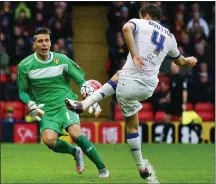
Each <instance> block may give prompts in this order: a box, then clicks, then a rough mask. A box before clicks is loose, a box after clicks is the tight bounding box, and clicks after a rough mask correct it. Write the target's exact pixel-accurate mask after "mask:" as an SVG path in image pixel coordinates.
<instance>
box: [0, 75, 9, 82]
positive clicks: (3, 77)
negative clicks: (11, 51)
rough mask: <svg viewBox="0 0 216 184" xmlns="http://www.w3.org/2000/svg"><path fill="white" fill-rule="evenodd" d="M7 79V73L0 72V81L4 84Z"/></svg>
mask: <svg viewBox="0 0 216 184" xmlns="http://www.w3.org/2000/svg"><path fill="white" fill-rule="evenodd" d="M7 80H8V78H7V75H6V74H1V76H0V82H1V83H2V84H4V83H6V82H7Z"/></svg>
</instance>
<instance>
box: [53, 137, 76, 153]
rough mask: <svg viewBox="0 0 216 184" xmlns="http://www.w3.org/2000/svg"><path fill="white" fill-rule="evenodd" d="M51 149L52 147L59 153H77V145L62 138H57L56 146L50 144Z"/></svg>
mask: <svg viewBox="0 0 216 184" xmlns="http://www.w3.org/2000/svg"><path fill="white" fill-rule="evenodd" d="M49 148H50V149H52V150H53V151H55V152H57V153H68V154H71V155H75V153H76V147H75V146H73V145H71V144H68V143H67V142H66V141H63V140H61V139H57V141H56V145H54V146H52V147H51V146H49Z"/></svg>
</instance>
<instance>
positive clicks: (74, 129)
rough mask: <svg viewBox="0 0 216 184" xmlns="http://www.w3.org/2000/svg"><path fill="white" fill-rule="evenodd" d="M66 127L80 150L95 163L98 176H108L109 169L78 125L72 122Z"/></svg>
mask: <svg viewBox="0 0 216 184" xmlns="http://www.w3.org/2000/svg"><path fill="white" fill-rule="evenodd" d="M67 129H68V132H69V134H70V136H71V138H72V139H73V140H74V141H75V142H76V144H77V145H78V146H80V148H81V149H82V151H83V152H84V153H85V154H86V155H87V156H88V158H89V159H90V160H91V161H92V162H93V163H94V164H95V165H96V167H97V169H98V172H99V177H100V178H108V177H109V171H108V170H107V169H106V167H105V165H104V163H103V161H102V160H101V158H100V156H99V154H98V152H97V150H96V148H95V146H94V145H93V143H92V142H91V141H90V140H88V139H87V138H86V137H85V136H83V135H82V133H81V128H80V125H79V124H73V125H71V126H69V127H68V128H67Z"/></svg>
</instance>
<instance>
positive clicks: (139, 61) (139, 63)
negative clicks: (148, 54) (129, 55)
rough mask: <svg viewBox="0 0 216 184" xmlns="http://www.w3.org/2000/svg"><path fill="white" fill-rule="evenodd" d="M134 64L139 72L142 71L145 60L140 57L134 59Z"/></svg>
mask: <svg viewBox="0 0 216 184" xmlns="http://www.w3.org/2000/svg"><path fill="white" fill-rule="evenodd" d="M133 62H134V64H135V66H136V68H137V69H138V70H139V69H142V67H143V66H144V60H143V58H141V57H139V56H135V57H133Z"/></svg>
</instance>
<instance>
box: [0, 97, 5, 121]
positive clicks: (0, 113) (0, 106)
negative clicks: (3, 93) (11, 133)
mask: <svg viewBox="0 0 216 184" xmlns="http://www.w3.org/2000/svg"><path fill="white" fill-rule="evenodd" d="M4 113H5V103H4V102H3V101H0V120H3V119H4Z"/></svg>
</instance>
